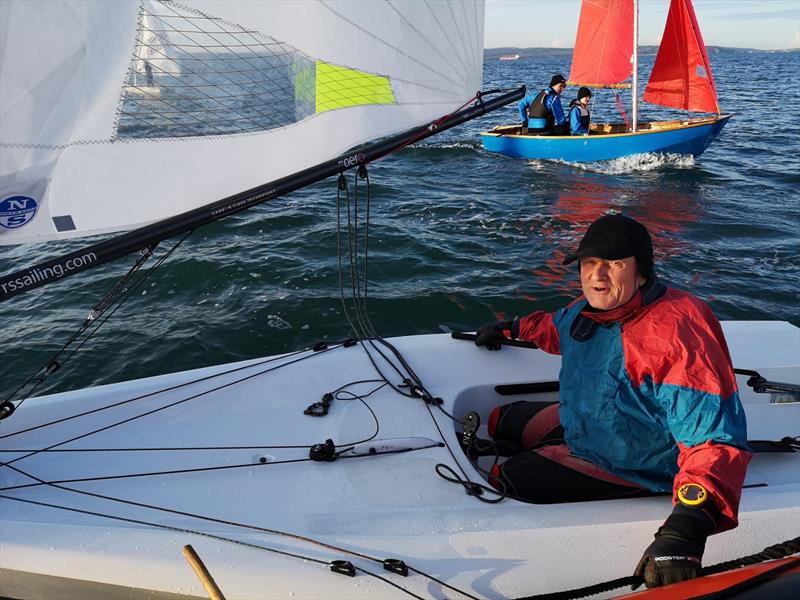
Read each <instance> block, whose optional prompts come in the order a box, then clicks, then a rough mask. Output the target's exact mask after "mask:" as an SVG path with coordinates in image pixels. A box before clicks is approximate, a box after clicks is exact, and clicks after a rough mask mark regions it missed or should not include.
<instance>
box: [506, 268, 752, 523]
mask: <svg viewBox="0 0 800 600" xmlns="http://www.w3.org/2000/svg"><path fill="white" fill-rule="evenodd" d="M513 330H514V331H513V334H514V335H515V337H518V338H519V339H522V340H528V341H532V342H534V343H536V344H537V345H538V346H539V347H540V348H542V350H544V351H546V352H549V353H551V354H561V356H562V365H561V373H560V375H559V379H560V384H561V392H560V407H559V417H560V420H561V425H562V426H563V428H564V432H565V440H566V443H567V446H568V447H569V448H570V451H571V452H572V453H573V454H575V455H576V456H580V457H582V458H584V459H586V460H589V461H591V462H593V463H595V464H597V465H599V466H600V467H602V468H604V469H606V470H607V471H609V472H611V473H613V474H615V475H617V476H619V477H622V478H623V479H626V480H628V481H632V482H635V483H638V484H640V485H643V486H645V487H647V488H648V489H650V490H653V491H668V490H669V489H670V488H672V490H673V500H674V501H677V498H676V494H677V490H678V489H679V488H680V487H681V486H682V485H684V484H685V483H689V482H693V483H699V484H700V485H702V486H703V487H705V488H706V490H707V491H708V492H709V496H710V498H711V499H712V500H713V502H714V506H715V508H716V510H715V511H714V512H715V513H716V515H715V521H716V522H717V531H724V530H726V529H731V528H733V527H736V525H737V513H738V508H739V498H740V495H741V489H742V484H743V482H744V476H745V472H746V470H747V464H748V462H749V460H750V456H751V454H750V452H749V451H748V449H747V426H746V422H745V415H744V410H743V408H742V404H741V401H740V400H739V393H738V390H737V386H736V379H735V376H734V373H733V366H732V365H731V359H730V355H729V353H728V347H727V344H726V343H725V338H724V336H723V333H722V328H721V327H720V324H719V321H718V320H717V318H716V317H715V316H714V314H713V312H712V311H711V308H710V307H709V306H708V305H707V304H706V303H705V302H703V301H702V300H700V299H699V298H696V297H695V296H692V295H691V294H689V293H687V292H683V291H679V290H676V289H672V288H666V287H664V286H663V285H662V284H661V283H659V282H658V281H657V280H656V279H655V278H651V280H650V281H648V283H647V284H645V286H644V287H643V288H642V289H641V291H640V292H639V293H637V294H635V295H634V297H633V298H632V299H631V300H630V301H629V302H628V303H626V304H625V305H623V306H622V307H619V308H617V309H614V310H612V311H606V312H599V311H598V312H593V309H592V308H591V307H590V306H589V305H588V302H587V301H586V299H585V298H584V297H583V296H581V297H580V298H578V299H577V300H575V301H574V302H573V303H572V304H570V305H569V306H567V307H566V308H563V309H561V310H560V311H557V312H555V313H545V312H534V313H532V314H530V315H528V316H526V317H522V318H521V319H519V321H518V323H515V324H514V327H513Z"/></svg>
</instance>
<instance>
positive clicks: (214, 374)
mask: <svg viewBox="0 0 800 600" xmlns="http://www.w3.org/2000/svg"><path fill="white" fill-rule="evenodd" d="M340 345H342V344H340V343H337V344H335V345H334V347H333V348H323V350H332V349H334V348H336V347H339V346H340ZM304 352H308V350H295V351H294V352H290V353H289V354H283V355H281V356H273V357H270V358H267V359H264V360H261V361H258V362H256V363H251V364H247V365H243V366H238V367H234V368H232V369H226V370H224V371H220V372H218V373H213V374H211V375H207V376H205V377H198V378H196V379H191V380H189V381H185V382H183V383H179V384H176V385H173V386H169V387H166V388H159V389H157V390H154V391H152V392H148V393H146V394H142V395H141V396H135V397H133V398H128V399H127V400H121V401H119V402H114V403H113V404H108V405H106V406H101V407H100V408H93V409H92V410H87V411H84V412H81V413H76V414H74V415H70V416H69V417H63V418H61V419H56V420H54V421H48V422H47V423H40V424H39V425H34V426H33V427H28V428H27V429H20V430H19V431H14V432H11V433H6V434H4V435H0V440H3V439H6V438H9V437H13V436H15V435H20V434H22V433H28V432H29V431H35V430H37V429H42V428H44V427H50V426H52V425H58V424H59V423H64V422H66V421H70V420H72V419H77V418H80V417H85V416H86V415H91V414H94V413H98V412H102V411H104V410H108V409H110V408H116V407H118V406H122V405H124V404H129V403H131V402H135V401H137V400H142V399H144V398H149V397H151V396H155V395H158V394H161V393H164V392H170V391H172V390H177V389H180V388H182V387H186V386H189V385H193V384H195V383H200V382H201V381H208V380H210V379H214V378H215V377H221V376H223V375H229V374H231V373H237V372H238V371H242V370H244V369H250V368H252V367H258V366H261V365H265V364H268V363H271V362H274V361H276V360H281V359H285V358H287V357H292V356H296V355H298V354H303V353H304ZM239 381H240V380H236V381H233V382H232V383H238V382H239ZM223 387H224V386H223Z"/></svg>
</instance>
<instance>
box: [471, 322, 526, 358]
mask: <svg viewBox="0 0 800 600" xmlns="http://www.w3.org/2000/svg"><path fill="white" fill-rule="evenodd" d="M518 335H519V319H517V318H514V319H512V320H511V321H494V322H493V323H487V324H486V325H482V326H481V327H480V329H478V335H476V336H475V345H476V346H486V349H487V350H500V342H502V341H504V340H511V339H514V338H515V337H517V336H518Z"/></svg>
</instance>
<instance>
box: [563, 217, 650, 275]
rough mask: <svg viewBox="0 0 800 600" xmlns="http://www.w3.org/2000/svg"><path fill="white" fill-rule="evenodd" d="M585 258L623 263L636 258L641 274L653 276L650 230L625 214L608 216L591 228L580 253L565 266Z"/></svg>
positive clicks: (572, 256)
mask: <svg viewBox="0 0 800 600" xmlns="http://www.w3.org/2000/svg"><path fill="white" fill-rule="evenodd" d="M583 256H596V257H597V258H603V259H605V260H619V259H622V258H628V257H629V256H635V257H636V261H637V266H638V269H639V272H640V273H641V274H642V275H644V276H645V277H650V276H651V275H652V274H653V241H652V240H651V239H650V234H649V233H648V231H647V228H646V227H645V226H644V225H642V224H641V223H639V222H638V221H635V220H634V219H631V218H630V217H626V216H625V215H622V214H615V215H604V216H602V217H600V218H599V219H597V220H596V221H595V222H594V223H592V224H591V225H589V229H587V230H586V233H585V234H584V236H583V239H582V240H581V243H580V244H579V245H578V249H577V251H575V252H574V253H573V254H570V255H569V256H567V258H566V259H564V263H563V264H565V265H567V264H569V263H571V262H572V261H574V260H576V259H578V258H581V257H583Z"/></svg>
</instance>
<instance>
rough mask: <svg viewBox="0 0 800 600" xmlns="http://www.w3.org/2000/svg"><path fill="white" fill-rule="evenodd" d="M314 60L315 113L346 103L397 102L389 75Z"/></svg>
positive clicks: (342, 105) (352, 104) (348, 104)
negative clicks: (315, 68)
mask: <svg viewBox="0 0 800 600" xmlns="http://www.w3.org/2000/svg"><path fill="white" fill-rule="evenodd" d="M316 64H317V73H316V98H317V110H316V112H318V113H321V112H325V111H326V110H333V109H335V108H344V107H346V106H361V105H364V104H394V103H395V102H396V100H395V97H394V92H393V91H392V84H391V83H390V82H389V78H388V77H383V76H381V75H373V74H372V73H365V72H363V71H356V70H355V69H348V68H347V67H340V66H338V65H331V64H328V63H324V62H317V63H316Z"/></svg>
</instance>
